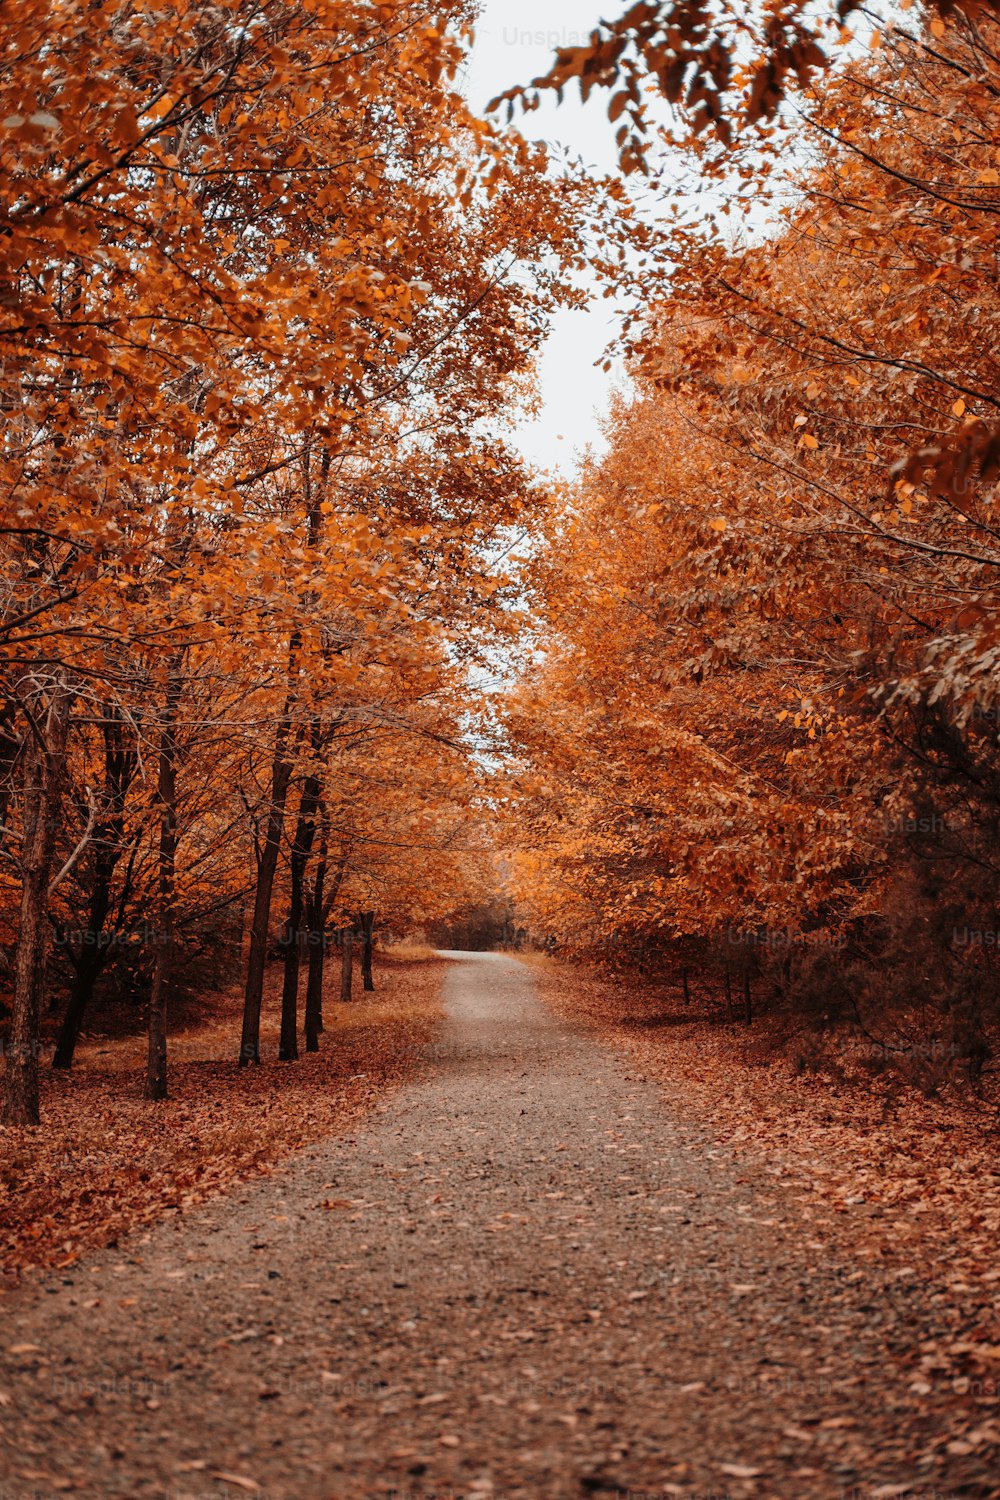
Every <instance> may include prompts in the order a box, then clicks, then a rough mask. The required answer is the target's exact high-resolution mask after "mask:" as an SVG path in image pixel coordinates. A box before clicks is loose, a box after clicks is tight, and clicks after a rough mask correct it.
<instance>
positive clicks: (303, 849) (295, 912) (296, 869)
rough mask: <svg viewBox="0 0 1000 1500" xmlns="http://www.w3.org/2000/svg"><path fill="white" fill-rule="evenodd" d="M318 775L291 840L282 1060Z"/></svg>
mask: <svg viewBox="0 0 1000 1500" xmlns="http://www.w3.org/2000/svg"><path fill="white" fill-rule="evenodd" d="M318 740H319V729H318V727H314V729H313V753H314V754H317V753H318V751H319V743H318ZM319 786H320V784H319V777H318V776H316V775H314V774H313V775H309V776H307V777H306V780H305V785H304V786H303V788H302V800H301V802H300V803H299V819H298V823H297V825H296V828H295V838H294V840H293V841H292V858H291V895H290V898H289V908H288V925H287V929H286V931H287V946H286V948H285V972H284V976H283V979H282V986H281V1039H280V1041H279V1043H278V1057H279V1059H280V1060H281V1061H282V1062H294V1061H295V1059H296V1058H297V1057H298V1055H299V1039H298V1009H299V968H300V964H301V959H302V946H301V945H302V937H303V924H302V917H303V913H304V910H305V900H304V886H305V875H306V866H307V864H308V861H309V855H310V854H311V852H312V846H313V838H314V837H315V833H316V808H317V806H318V804H319Z"/></svg>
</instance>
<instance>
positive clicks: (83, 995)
mask: <svg viewBox="0 0 1000 1500" xmlns="http://www.w3.org/2000/svg"><path fill="white" fill-rule="evenodd" d="M102 967H103V966H102V965H100V964H96V963H86V962H81V963H80V964H79V966H78V967H77V969H76V972H75V973H74V975H73V982H72V984H71V986H70V991H69V1004H68V1005H67V1006H66V1014H65V1015H64V1016H63V1023H62V1026H61V1027H60V1029H59V1040H58V1041H57V1043H56V1051H55V1056H54V1057H53V1059H52V1066H53V1067H54V1068H71V1067H72V1066H73V1054H74V1052H75V1051H76V1044H77V1041H78V1040H79V1036H80V1028H81V1026H82V1025H83V1018H84V1015H85V1014H86V1010H87V1006H88V1005H89V1004H90V1001H91V998H92V996H93V993H94V985H95V984H96V983H97V976H98V974H99V973H100V972H101V968H102Z"/></svg>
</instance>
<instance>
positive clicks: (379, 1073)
mask: <svg viewBox="0 0 1000 1500" xmlns="http://www.w3.org/2000/svg"><path fill="white" fill-rule="evenodd" d="M444 968H445V963H444V961H443V960H438V959H435V958H434V957H433V956H431V957H429V958H426V959H424V958H419V959H418V958H416V957H414V956H413V955H411V954H407V955H406V956H405V957H403V956H401V955H398V954H384V955H381V962H380V964H379V967H378V970H377V974H376V983H377V985H378V989H377V991H376V992H375V993H374V994H368V995H365V994H363V992H359V997H358V999H357V1001H355V1002H352V1003H351V1004H350V1005H341V1004H339V1003H327V1005H326V1007H325V1026H326V1030H325V1033H324V1035H323V1038H322V1041H321V1051H320V1052H319V1053H314V1054H312V1055H309V1056H306V1055H305V1054H303V1056H302V1057H301V1058H300V1060H299V1061H298V1062H297V1063H279V1062H278V1061H277V1060H276V1054H277V1040H278V1015H277V1003H278V1001H277V996H278V984H279V982H280V976H279V974H278V972H277V971H276V970H275V971H272V973H271V974H270V975H269V982H268V987H267V992H266V994H265V1011H264V1018H263V1021H262V1026H261V1051H262V1055H263V1056H264V1058H265V1061H264V1062H263V1063H262V1064H261V1066H260V1067H259V1068H243V1069H241V1068H239V1067H238V1066H237V1063H236V1057H237V1052H238V1048H239V1028H240V1000H239V996H238V994H237V993H236V992H229V993H227V994H224V995H219V996H213V997H211V998H210V999H209V1000H207V1001H206V1003H205V1014H204V1018H203V1020H202V1022H201V1023H200V1024H198V1025H197V1026H189V1027H188V1028H187V1029H185V1030H183V1031H181V1032H179V1033H178V1034H177V1035H176V1036H173V1037H171V1039H170V1059H169V1068H170V1075H169V1087H170V1097H169V1099H167V1100H166V1101H164V1102H163V1103H162V1104H156V1105H150V1104H147V1103H146V1102H145V1101H144V1100H143V1098H142V1078H143V1069H144V1065H145V1040H144V1038H141V1037H125V1038H121V1039H116V1040H110V1039H102V1038H93V1039H91V1040H89V1041H87V1042H85V1043H84V1044H82V1045H81V1047H80V1049H79V1053H78V1057H77V1060H76V1062H75V1063H74V1067H73V1070H72V1072H71V1073H61V1072H60V1073H53V1072H52V1071H51V1070H50V1069H48V1068H46V1069H45V1071H44V1076H43V1097H42V1119H43V1124H42V1126H41V1127H36V1128H34V1129H5V1130H2V1129H0V1225H2V1229H0V1269H2V1271H3V1273H4V1275H5V1276H6V1278H7V1279H8V1281H9V1280H11V1279H16V1278H17V1277H18V1276H19V1275H20V1274H21V1273H22V1272H23V1271H25V1270H26V1269H28V1268H29V1267H51V1266H58V1265H69V1264H72V1262H73V1261H75V1260H76V1259H77V1258H78V1256H79V1255H80V1254H81V1252H82V1251H84V1250H86V1249H93V1248H95V1247H98V1246H102V1245H108V1244H113V1243H115V1242H116V1241H117V1240H118V1238H119V1237H120V1236H121V1235H123V1234H125V1233H127V1232H128V1231H130V1230H132V1229H135V1228H137V1227H139V1226H141V1225H146V1224H149V1223H151V1222H152V1221H154V1220H155V1219H157V1218H159V1217H161V1216H162V1215H163V1214H164V1213H166V1212H169V1211H171V1210H180V1211H183V1210H184V1209H185V1208H188V1207H190V1206H192V1205H193V1204H196V1203H199V1202H202V1201H203V1200H204V1199H206V1198H208V1197H211V1196H212V1195H214V1194H216V1193H218V1192H219V1191H221V1190H223V1189H224V1188H225V1187H227V1186H228V1185H229V1184H231V1183H232V1182H233V1181H234V1180H237V1179H239V1178H246V1177H251V1176H255V1175H259V1174H262V1173H267V1172H269V1171H270V1170H271V1168H272V1167H273V1166H274V1165H275V1164H276V1163H277V1162H279V1161H280V1160H281V1159H282V1157H284V1156H287V1155H288V1154H289V1152H292V1151H295V1150H296V1149H298V1148H300V1147H302V1146H305V1145H308V1144H309V1143H310V1142H312V1141H315V1140H318V1139H320V1138H321V1137H322V1136H325V1135H330V1134H333V1133H340V1132H343V1131H344V1130H346V1129H348V1128H349V1127H350V1126H351V1125H352V1124H354V1123H355V1122H356V1121H358V1120H359V1119H361V1118H362V1117H363V1115H364V1114H365V1112H366V1111H367V1110H368V1109H370V1108H371V1106H372V1105H373V1104H374V1103H375V1102H376V1100H377V1099H378V1097H379V1096H380V1095H381V1094H383V1093H384V1091H385V1090H386V1089H387V1088H390V1087H393V1086H396V1085H398V1084H399V1083H401V1082H403V1081H404V1080H405V1079H406V1078H407V1077H408V1076H410V1075H411V1074H412V1073H413V1072H414V1070H415V1069H416V1068H417V1067H418V1065H419V1058H420V1052H421V1049H422V1047H423V1046H424V1045H425V1044H426V1043H427V1042H428V1041H429V1040H430V1039H431V1038H432V1036H433V1035H434V1032H435V1030H436V1028H437V1025H438V1022H439V1020H440V1017H441V1013H442V1012H441V1002H440V991H441V978H442V973H443V970H444ZM331 982H332V976H331Z"/></svg>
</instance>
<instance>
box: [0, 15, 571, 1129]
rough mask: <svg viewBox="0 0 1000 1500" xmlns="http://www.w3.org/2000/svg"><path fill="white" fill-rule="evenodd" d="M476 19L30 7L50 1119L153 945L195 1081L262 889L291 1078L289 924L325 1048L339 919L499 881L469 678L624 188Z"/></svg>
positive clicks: (26, 937)
mask: <svg viewBox="0 0 1000 1500" xmlns="http://www.w3.org/2000/svg"><path fill="white" fill-rule="evenodd" d="M473 10H474V7H473V6H471V5H469V4H466V3H465V0H450V3H447V4H444V5H440V4H434V5H431V4H428V3H426V0H406V3H403V4H398V5H393V6H372V5H370V4H367V3H363V0H254V3H251V4H248V3H247V0H221V3H217V4H214V5H211V6H193V7H181V8H179V9H177V10H174V11H172V12H171V13H170V14H169V16H167V15H166V14H165V13H163V12H161V11H155V12H154V11H152V10H148V9H146V8H143V7H138V8H137V7H134V6H130V5H124V4H123V5H121V6H115V5H110V6H104V7H101V8H100V9H99V11H94V9H93V7H92V6H90V5H88V4H85V3H83V0H58V3H54V4H48V3H46V4H41V3H40V0H19V3H16V4H15V5H13V6H11V7H8V8H7V9H6V10H5V13H4V25H3V34H2V38H0V216H2V229H3V232H2V234H0V281H2V285H3V288H4V293H3V302H2V308H0V362H2V376H3V379H2V384H3V442H2V447H0V483H2V493H3V521H2V531H0V537H2V546H0V568H2V579H3V619H2V626H0V631H2V633H0V646H2V653H3V656H2V661H3V677H4V683H3V694H4V696H3V726H2V740H0V756H2V766H0V803H2V806H0V813H2V818H0V822H2V853H3V856H4V860H3V876H2V880H3V884H2V889H0V920H2V923H3V930H4V931H3V935H4V939H5V944H6V951H7V952H8V953H12V952H14V949H15V940H16V952H15V953H14V956H13V958H12V972H11V975H10V991H11V992H10V997H9V999H10V1008H11V1012H12V1014H11V1020H10V1026H9V1035H8V1037H7V1040H6V1042H5V1052H6V1069H5V1072H6V1103H5V1119H6V1120H7V1121H8V1122H10V1123H30V1122H32V1121H35V1120H37V1118H38V1065H39V1034H40V1033H39V1026H40V1016H41V1014H42V1011H43V1009H44V1007H45V1005H46V1003H47V996H48V995H49V993H50V992H51V991H52V988H53V987H56V988H58V983H59V980H60V978H62V979H63V980H68V982H69V987H70V994H69V1001H68V1010H67V1012H66V1016H65V1020H64V1023H63V1027H62V1034H61V1037H60V1040H59V1047H58V1061H59V1063H60V1064H62V1065H66V1066H68V1065H69V1063H70V1062H71V1060H72V1055H73V1048H74V1042H75V1038H76V1036H77V1034H78V1032H79V1028H80V1026H81V1024H82V1021H83V1019H84V1016H85V1015H86V1011H87V1007H88V1005H89V1003H90V998H91V995H92V992H93V989H94V986H95V983H96V982H97V981H98V979H99V977H100V976H101V973H102V971H106V970H107V966H108V965H109V964H113V965H120V966H122V967H123V968H126V967H128V966H129V965H131V966H132V967H133V968H135V969H137V970H138V979H139V983H140V988H141V989H144V990H145V989H146V988H148V995H149V1004H148V1031H149V1065H148V1074H147V1079H146V1092H147V1094H148V1096H149V1097H151V1098H160V1097H162V1096H163V1095H164V1094H165V1092H166V1087H167V1072H166V1049H167V1017H168V996H169V993H170V990H171V986H172V983H173V982H174V980H175V978H176V976H177V965H178V962H182V961H183V959H184V955H185V953H186V951H188V950H189V948H190V945H191V942H192V941H193V940H194V939H195V938H196V937H198V936H199V935H200V940H201V941H202V942H203V943H204V942H209V943H210V942H211V941H213V935H215V934H218V933H219V932H220V931H221V930H222V927H223V925H224V924H225V923H227V922H231V921H232V919H233V914H234V913H235V912H238V911H241V910H242V911H245V913H246V920H247V923H248V926H249V959H248V971H247V974H246V981H245V1011H244V1019H243V1034H242V1042H241V1045H240V1051H239V1057H240V1060H241V1061H242V1062H251V1061H255V1060H257V1059H258V1057H259V1024H260V1010H261V998H262V991H263V976H264V965H265V961H266V958H267V954H268V951H269V946H270V945H272V944H273V942H274V940H275V936H276V934H277V932H278V930H279V928H280V932H281V934H282V946H281V949H280V951H282V952H283V955H284V989H283V1002H282V1006H283V1008H282V1037H281V1055H282V1057H285V1058H288V1059H293V1058H294V1057H295V1056H296V1053H297V1048H298V1036H299V1033H300V1030H301V1024H302V1019H303V1018H302V1014H301V1006H302V982H303V975H304V978H305V985H306V989H307V991H308V998H307V1000H306V1005H305V1017H304V1019H305V1033H306V1044H307V1046H309V1047H314V1046H316V1045H317V1037H318V1032H319V1028H320V1026H321V1015H320V1012H319V1008H318V1007H319V1003H320V997H321V994H322V962H323V953H324V949H325V946H326V935H327V934H328V933H329V932H330V931H331V930H341V931H342V932H344V934H345V935H346V934H347V933H349V932H351V931H353V929H354V927H355V926H357V928H358V931H359V935H360V936H361V937H362V938H363V940H364V941H365V944H366V946H367V948H368V952H369V955H370V941H371V931H372V924H373V923H374V922H376V921H379V922H385V921H388V922H390V923H396V924H398V923H399V922H401V921H404V920H410V921H420V920H423V919H425V918H430V917H432V916H436V915H441V914H442V913H443V912H444V911H446V910H447V905H448V902H449V901H450V900H453V899H460V898H461V895H462V892H463V890H464V889H465V888H466V887H467V886H468V882H469V880H472V881H473V885H475V879H476V876H475V865H476V860H477V851H476V834H475V831H474V830H475V822H474V820H470V816H469V810H470V807H472V806H474V805H475V801H476V797H477V795H478V793H477V789H476V770H475V766H474V765H473V764H472V763H471V762H470V759H469V754H468V748H467V746H468V734H467V730H468V724H469V713H470V702H469V693H468V687H467V674H468V668H469V665H470V663H472V662H474V661H475V660H476V659H477V656H478V655H479V654H480V653H481V652H482V651H483V650H484V649H485V648H486V645H485V643H486V642H487V641H488V640H490V639H491V638H492V637H493V635H494V634H495V633H496V632H497V631H500V632H503V631H505V630H508V629H509V628H510V627H509V624H508V620H507V612H506V611H505V610H504V608H503V607H502V606H503V601H504V598H505V595H506V594H507V593H508V592H509V588H510V584H509V582H508V580H507V579H506V578H505V576H504V573H503V569H502V566H500V565H498V563H497V561H496V559H497V557H498V556H500V555H501V554H502V552H503V551H504V546H505V543H506V539H507V537H508V534H509V533H510V531H511V528H513V527H515V526H516V525H519V524H522V523H523V519H524V516H525V515H526V514H529V513H530V510H531V507H532V504H533V501H532V498H531V495H532V488H531V482H530V478H529V476H528V475H526V473H525V471H524V466H523V463H522V462H521V461H520V459H519V458H518V457H517V456H516V454H515V453H514V451H513V450H512V449H511V447H510V446H509V445H508V444H506V443H505V442H503V441H501V440H500V439H498V438H497V437H496V436H495V431H496V426H497V423H496V420H495V419H496V417H497V416H498V414H499V413H500V411H501V410H507V409H509V406H510V402H511V400H512V399H517V398H518V396H519V394H521V393H523V392H524V391H525V390H527V381H528V377H529V372H530V369H531V363H532V359H533V355H534V352H535V350H536V349H537V347H538V345H539V341H540V340H541V338H542V337H543V335H544V331H545V327H546V321H547V318H548V315H549V313H550V312H551V310H552V309H553V308H554V307H556V306H558V305H560V304H566V303H568V302H569V303H571V302H572V301H573V300H574V298H575V295H576V294H575V293H574V292H573V291H572V290H570V289H569V286H568V280H569V278H568V277H567V272H568V271H569V270H570V269H571V268H572V267H573V266H574V265H577V264H579V263H580V258H581V254H582V252H581V242H580V234H579V227H578V225H579V218H580V210H581V207H582V204H583V202H584V200H585V199H587V198H588V197H589V196H590V195H591V193H592V191H593V190H592V188H591V187H590V185H588V184H586V183H585V182H584V181H582V180H577V179H574V178H573V177H571V176H567V175H564V174H559V173H557V172H555V171H553V170H550V168H549V164H548V162H547V159H546V154H545V152H544V150H542V148H540V147H529V146H527V145H526V144H525V143H524V142H523V141H522V140H520V138H519V137H517V136H516V135H514V134H512V133H501V132H499V131H498V130H496V129H494V128H493V127H491V126H488V125H486V124H484V123H483V122H481V121H479V120H477V119H475V118H474V117H472V116H471V115H470V114H469V111H468V109H467V107H466V105H465V103H464V102H463V100H462V98H461V96H460V94H459V92H458V91H457V88H456V84H455V78H456V74H457V70H458V69H459V67H460V65H461V63H462V61H463V59H464V58H465V56H466V53H467V49H468V46H469V42H470V35H471V33H470V23H471V19H472V13H473ZM491 419H493V420H491ZM450 893H457V896H456V894H450ZM344 947H345V950H347V951H348V952H349V947H348V943H347V941H346V936H345V942H344ZM236 1050H237V1049H236V1042H235V1040H234V1056H235V1055H236Z"/></svg>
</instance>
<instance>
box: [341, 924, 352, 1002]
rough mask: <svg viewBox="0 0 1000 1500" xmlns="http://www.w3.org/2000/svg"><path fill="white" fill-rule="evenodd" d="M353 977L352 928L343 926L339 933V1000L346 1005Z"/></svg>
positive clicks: (349, 996)
mask: <svg viewBox="0 0 1000 1500" xmlns="http://www.w3.org/2000/svg"><path fill="white" fill-rule="evenodd" d="M353 977H354V929H353V927H345V928H343V929H342V931H341V934H340V1001H341V1004H342V1005H346V1003H347V1002H348V1000H350V998H351V981H352V979H353Z"/></svg>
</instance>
